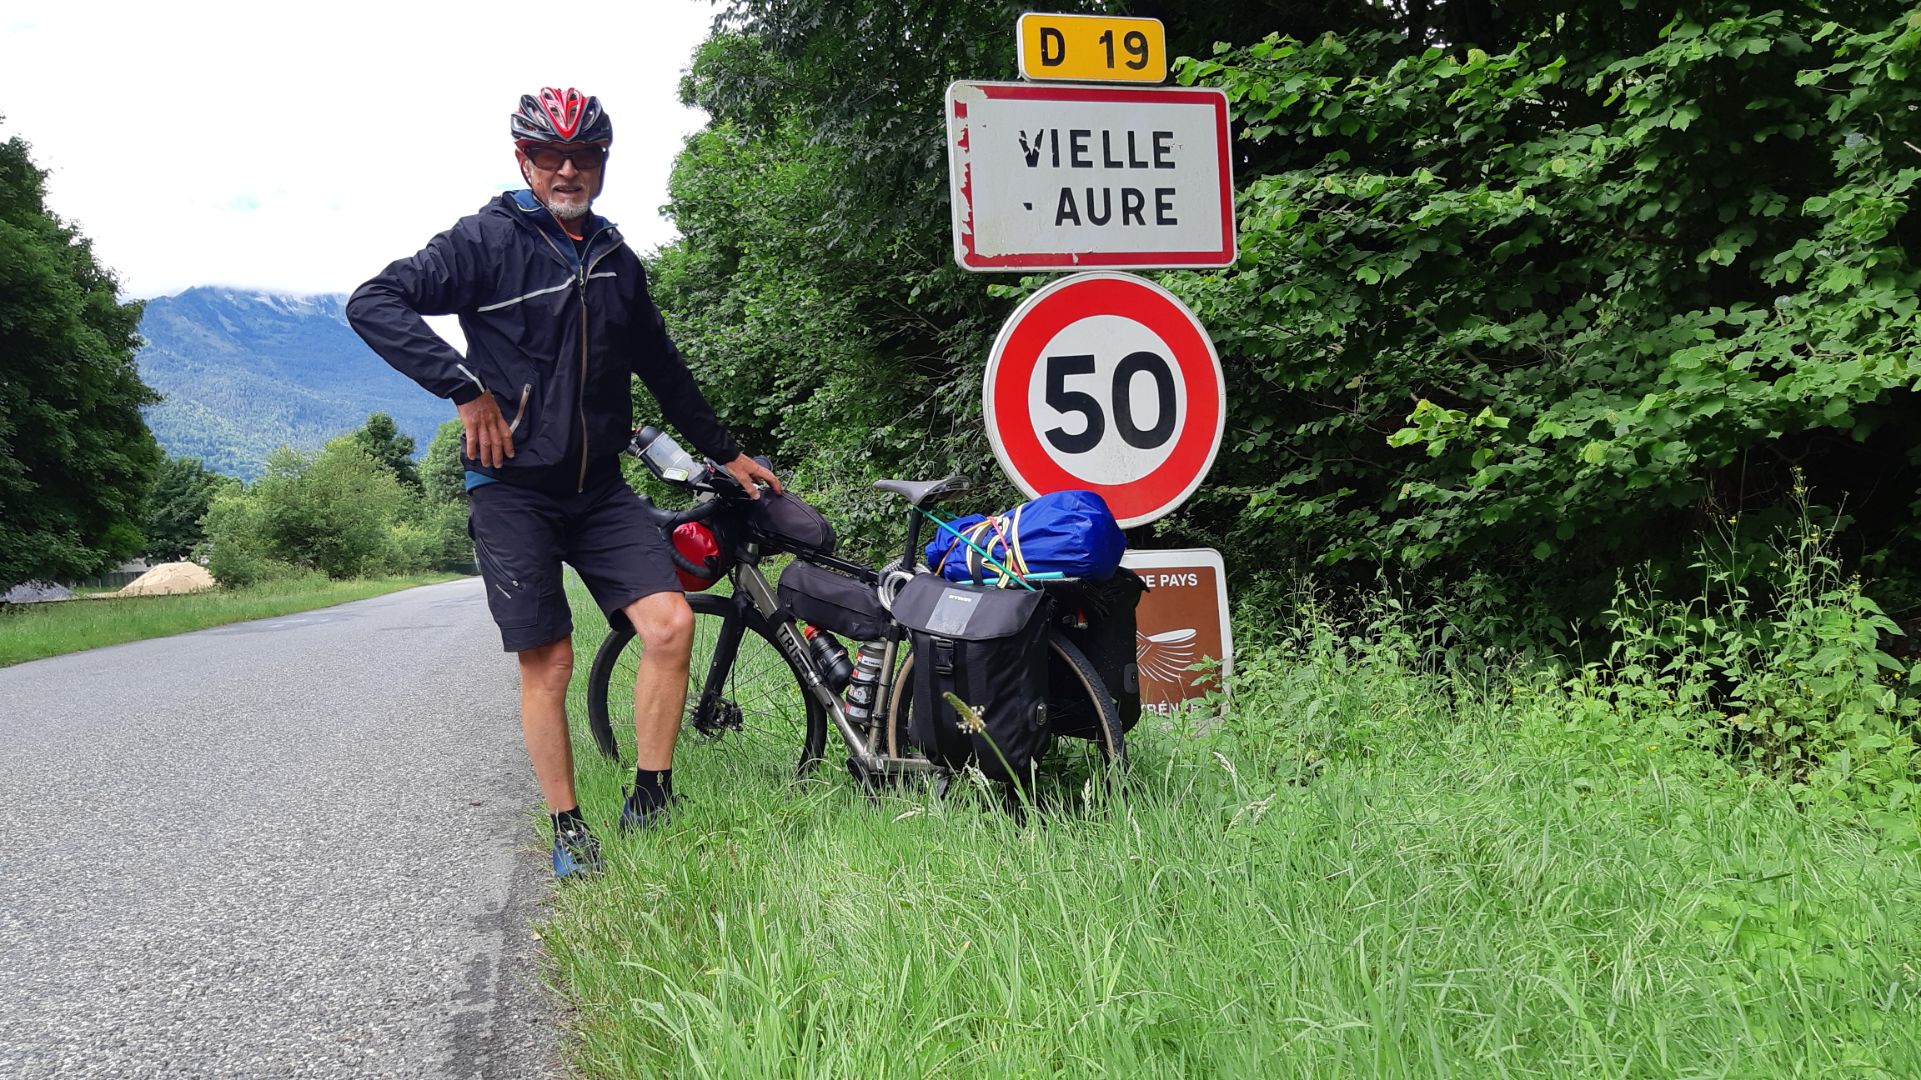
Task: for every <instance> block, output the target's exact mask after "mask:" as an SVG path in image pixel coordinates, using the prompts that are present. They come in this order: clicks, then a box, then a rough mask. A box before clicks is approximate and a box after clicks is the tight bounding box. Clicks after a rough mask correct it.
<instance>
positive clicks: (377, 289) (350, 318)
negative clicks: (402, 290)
mask: <svg viewBox="0 0 1921 1080" xmlns="http://www.w3.org/2000/svg"><path fill="white" fill-rule="evenodd" d="M395 298H396V297H395V294H394V291H393V289H392V288H391V287H390V286H388V285H387V284H386V283H384V282H382V281H381V280H380V279H379V278H375V279H374V280H372V281H369V282H367V283H366V284H364V285H362V286H361V287H360V288H358V289H355V290H354V291H353V295H352V296H349V297H347V307H346V309H345V314H346V316H347V325H349V326H351V327H353V328H354V329H355V330H363V328H364V327H368V326H371V325H373V324H375V323H377V322H379V321H380V316H379V310H380V308H381V307H382V306H383V305H385V304H387V303H389V302H391V301H393V300H394V299H395ZM363 332H364V331H363Z"/></svg>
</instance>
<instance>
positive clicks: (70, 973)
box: [0, 579, 566, 1078]
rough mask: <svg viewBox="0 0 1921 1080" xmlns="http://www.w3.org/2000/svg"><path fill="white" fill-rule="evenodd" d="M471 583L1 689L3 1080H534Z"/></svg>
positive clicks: (496, 730) (522, 838) (529, 791)
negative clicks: (70, 1079)
mask: <svg viewBox="0 0 1921 1080" xmlns="http://www.w3.org/2000/svg"><path fill="white" fill-rule="evenodd" d="M514 688H515V677H514V670H513V662H512V659H511V657H509V656H507V655H506V654H504V653H502V652H501V651H500V645H499V638H498V637H497V636H496V632H495V630H494V628H493V624H492V622H491V621H490V620H489V619H488V617H487V611H486V604H485V597H484V596H483V595H482V593H481V589H480V584H479V580H478V579H469V580H466V581H457V582H452V583H449V584H445V585H434V586H428V587H426V588H420V589H412V590H409V591H407V592H403V593H396V594H392V595H389V596H384V597H380V598H377V599H373V600H366V601H361V602H359V603H354V604H348V605H344V606H342V607H337V608H330V609H327V610H324V611H314V612H307V613H305V614H300V615H292V616H287V617H284V618H278V619H267V620H262V621H259V622H252V623H241V624H236V625H232V626H225V627H219V628H216V629H212V630H203V631H200V632H198V633H192V634H183V635H180V636H177V637H171V638H163V639H158V640H153V641H143V642H137V643H133V644H128V645H118V646H113V647H111V648H105V649H96V650H93V651H91V652H84V653H76V654H73V655H70V656H62V657H56V658H53V659H50V660H39V661H35V662H32V663H28V664H21V665H18V666H16V667H11V668H0V1077H7V1078H27V1077H53V1076H58V1077H63V1078H65V1077H172V1076H181V1077H187V1076H191V1077H386V1076H392V1077H460V1078H469V1077H514V1078H520V1077H538V1076H545V1075H554V1074H556V1073H558V1071H559V1067H558V1053H559V1050H558V1047H559V1037H558V1034H557V1032H558V1030H559V1029H560V1028H561V1027H563V1026H564V1024H565V1022H566V1017H565V1014H564V1012H563V1010H562V1008H561V1007H560V1006H559V1005H558V1004H557V1003H556V1002H555V1000H554V999H553V998H552V997H551V996H549V995H548V994H547V993H546V991H544V990H543V989H542V987H541V983H542V974H541V971H540V968H539V964H540V959H539V957H540V953H539V948H538V943H537V942H536V941H535V939H534V936H533V932H532V929H531V927H530V920H535V919H538V918H539V917H540V915H541V912H540V911H539V910H538V905H539V904H540V903H541V902H542V899H543V898H544V897H545V896H547V895H548V893H549V890H550V889H551V871H549V870H547V869H546V867H545V865H544V861H545V856H544V851H543V850H542V849H540V848H539V847H538V844H539V841H538V837H537V835H536V833H535V831H534V828H533V822H534V821H535V817H534V813H535V808H536V807H537V806H538V804H539V793H538V791H537V790H536V789H535V787H534V784H533V778H532V776H531V774H530V773H529V770H528V768H527V763H526V755H525V753H524V752H523V751H522V749H521V746H520V730H519V724H518V721H517V719H516V706H515V701H516V698H515V689H514Z"/></svg>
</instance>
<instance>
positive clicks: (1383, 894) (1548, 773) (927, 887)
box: [542, 597, 1921, 1078]
mask: <svg viewBox="0 0 1921 1080" xmlns="http://www.w3.org/2000/svg"><path fill="white" fill-rule="evenodd" d="M577 599H578V600H581V601H584V597H579V598H577ZM577 611H578V612H579V616H578V619H577V625H578V626H579V628H580V630H581V634H580V637H579V640H578V642H577V644H578V647H579V648H580V663H579V668H580V670H581V671H582V672H583V675H584V671H585V668H586V665H587V661H588V659H589V658H590V657H591V654H592V647H593V644H594V642H593V641H592V640H591V639H592V638H595V637H597V636H598V634H599V633H600V628H601V627H602V626H604V622H603V621H602V620H601V619H600V616H599V615H598V613H596V612H593V611H592V610H591V607H590V606H588V605H585V604H584V603H583V604H577ZM1237 636H1238V635H1237ZM1248 637H1249V638H1256V635H1253V634H1249V635H1248ZM1257 640H1258V639H1257ZM1236 692H1237V697H1236V699H1235V701H1234V702H1233V704H1232V705H1231V707H1230V708H1229V710H1228V712H1227V715H1226V721H1225V723H1223V724H1221V725H1219V726H1218V727H1216V728H1215V729H1214V730H1212V731H1211V732H1209V733H1207V734H1205V735H1197V734H1193V733H1188V732H1173V731H1166V730H1160V729H1157V728H1155V727H1154V726H1153V724H1154V721H1153V720H1152V719H1149V720H1147V721H1145V722H1144V723H1143V726H1142V727H1141V728H1140V729H1137V731H1136V732H1135V734H1134V736H1133V738H1132V739H1131V741H1130V749H1131V751H1132V753H1133V757H1134V780H1133V783H1132V786H1131V791H1130V794H1129V796H1128V798H1127V800H1126V802H1125V803H1124V804H1113V805H1101V804H1100V803H1099V801H1098V800H1096V802H1095V805H1093V806H1092V807H1091V808H1083V809H1081V810H1077V811H1071V812H1053V813H1040V814H1034V815H1030V816H1029V817H1027V818H1026V819H1025V820H1024V821H1023V820H1016V819H1015V818H1013V817H1011V816H1009V815H1007V814H1005V813H1003V812H1000V811H998V810H996V809H993V808H991V807H990V806H989V800H987V799H985V798H981V797H977V796H975V795H974V794H973V793H971V792H968V791H963V792H962V793H961V794H960V795H959V796H957V797H950V798H948V799H945V800H941V799H937V798H934V797H933V796H932V795H931V794H929V793H927V792H925V791H920V790H908V791H904V792H898V793H893V794H889V795H886V796H883V797H882V798H880V799H878V800H869V799H866V798H863V797H862V796H860V795H859V794H857V793H856V791H855V789H854V787H853V785H852V783H851V782H850V781H849V780H848V778H847V776H846V774H845V773H844V771H842V770H841V768H840V766H839V762H840V758H839V756H837V755H833V754H832V753H831V748H830V757H829V760H828V761H827V762H826V763H824V764H823V766H822V768H821V769H820V771H819V773H818V774H817V778H816V779H813V780H810V781H806V782H799V783H790V782H783V781H782V780H781V779H780V777H781V774H782V771H783V769H784V766H785V764H786V762H785V761H784V760H775V759H771V758H770V759H769V760H758V759H753V760H750V759H747V758H745V757H740V756H734V755H731V754H729V753H727V752H726V751H725V750H724V749H723V748H722V747H721V746H719V745H706V744H702V743H699V742H692V741H689V738H688V737H684V738H683V746H682V750H681V752H680V754H679V756H678V758H677V760H676V766H675V779H676V787H677V788H678V789H680V790H682V791H684V792H686V793H687V794H688V796H689V801H688V802H687V803H686V804H685V806H684V808H683V812H681V813H680V814H679V815H678V816H677V817H676V818H675V819H674V820H673V822H672V823H671V824H670V825H668V826H667V827H665V828H663V829H660V830H658V831H655V832H650V833H645V834H642V835H640V836H637V837H633V838H620V837H616V836H615V835H614V834H613V830H612V829H611V828H608V827H605V826H609V825H611V819H612V816H613V814H614V811H615V809H616V808H617V807H618V804H619V799H620V790H619V787H620V785H621V783H622V782H623V781H624V780H625V779H626V775H625V773H624V771H623V767H617V766H614V765H612V764H609V763H606V762H604V761H602V760H601V759H599V758H598V756H597V755H595V754H594V753H593V751H591V749H590V748H589V744H588V743H587V742H586V741H585V738H586V736H585V725H584V723H581V724H579V725H578V726H579V729H580V730H579V732H578V734H579V736H580V739H581V741H580V743H579V753H580V760H581V765H580V770H579V771H580V774H581V789H582V801H583V805H584V806H585V807H586V809H587V812H588V815H589V818H590V820H591V821H593V823H594V824H595V825H596V826H598V827H601V828H600V831H601V833H602V835H603V838H604V841H605V843H606V848H607V852H608V855H609V863H610V870H609V873H608V874H607V875H606V877H604V878H603V879H601V880H598V881H593V882H586V883H582V884H581V885H579V886H577V887H576V886H573V885H570V886H568V887H566V888H562V889H559V890H557V893H556V899H555V907H554V913H553V917H552V920H551V922H550V923H549V924H548V925H547V926H546V927H545V928H544V929H543V931H542V936H543V939H544V940H545V942H546V944H547V946H548V949H549V950H550V952H551V954H552V957H553V959H554V961H555V963H556V966H557V968H556V970H557V973H558V976H559V978H560V981H561V983H562V984H563V986H564V987H565V988H566V990H567V992H568V994H569V996H570V997H571V998H572V1000H573V1001H574V1003H575V1005H576V1006H577V1010H578V1011H577V1014H576V1015H577V1030H576V1032H575V1038H574V1040H573V1043H572V1049H571V1054H572V1060H573V1064H574V1066H575V1067H576V1068H577V1069H578V1070H579V1071H580V1072H581V1073H583V1074H584V1075H588V1076H607V1077H614V1076H712V1077H752V1076H818V1077H853V1076H858V1077H863V1078H866V1077H895V1076H898V1077H921V1076H976V1075H992V1076H1098V1075H1115V1076H1173V1075H1194V1076H1248V1077H1254V1076H1260V1077H1270V1076H1280V1077H1286V1076H1328V1077H1348V1076H1453V1075H1465V1076H1570V1077H1572V1076H1583V1077H1584V1076H1659V1077H1669V1076H1770V1077H1771V1076H1794V1075H1806V1076H1837V1075H1845V1076H1914V1075H1921V870H1918V869H1917V865H1916V861H1915V859H1914V856H1913V852H1912V850H1910V849H1907V848H1905V847H1904V845H1903V844H1901V843H1896V842H1892V841H1891V840H1890V839H1889V838H1888V837H1887V836H1886V835H1885V834H1883V833H1881V832H1876V831H1871V830H1869V829H1867V828H1864V827H1862V826H1861V825H1860V824H1859V823H1858V822H1856V821H1854V820H1852V819H1850V818H1848V817H1847V816H1845V815H1840V814H1830V813H1810V812H1808V811H1806V810H1805V809H1803V808H1801V807H1799V806H1797V805H1796V803H1795V802H1794V801H1793V798H1792V793H1791V790H1790V789H1789V788H1788V787H1787V786H1785V785H1781V784H1777V783H1775V782H1773V781H1770V780H1767V779H1765V778H1758V777H1753V776H1746V775H1743V774H1740V773H1738V772H1735V771H1733V770H1728V769H1716V768H1710V767H1703V766H1702V765H1701V764H1700V763H1699V762H1698V761H1697V760H1696V759H1695V757H1693V756H1690V755H1695V754H1697V753H1698V752H1697V751H1694V750H1691V749H1687V748H1676V747H1664V746H1660V745H1636V746H1634V747H1632V752H1629V750H1628V749H1627V748H1625V747H1624V746H1623V745H1622V744H1620V743H1618V742H1616V743H1612V744H1609V745H1606V746H1602V747H1593V748H1590V747H1587V746H1586V745H1585V744H1584V743H1583V742H1582V741H1581V740H1580V739H1579V738H1578V737H1577V736H1571V735H1570V727H1569V724H1568V719H1569V717H1570V716H1571V715H1573V711H1574V707H1575V704H1576V703H1575V702H1574V701H1573V700H1572V697H1571V695H1572V694H1574V693H1576V691H1574V690H1570V689H1569V688H1567V687H1565V686H1562V685H1559V684H1556V683H1553V682H1539V681H1532V680H1526V679H1522V678H1519V677H1515V678H1512V679H1505V678H1494V677H1487V678H1482V679H1478V680H1466V679H1461V678H1456V677H1452V676H1449V675H1447V674H1445V673H1442V672H1437V671H1434V670H1429V669H1428V668H1427V667H1426V666H1425V665H1424V664H1423V663H1422V662H1421V661H1420V658H1419V657H1418V656H1410V655H1409V654H1408V653H1407V652H1405V651H1404V650H1402V649H1400V648H1398V647H1394V646H1393V643H1391V642H1389V643H1387V644H1385V645H1383V644H1381V643H1379V642H1372V641H1369V640H1365V639H1363V638H1359V637H1354V636H1351V635H1345V634H1342V633H1337V632H1334V631H1332V630H1331V629H1329V628H1326V627H1321V628H1320V629H1319V630H1318V631H1314V632H1305V633H1300V634H1295V635H1291V636H1288V637H1284V638H1283V637H1279V636H1275V637H1274V638H1273V639H1272V640H1271V641H1270V642H1269V643H1266V644H1258V643H1256V644H1253V645H1252V646H1251V647H1249V648H1248V649H1246V651H1245V653H1244V658H1243V663H1242V675H1241V676H1240V678H1239V684H1238V686H1237V691H1236ZM575 715H576V716H582V715H584V708H578V709H576V710H575ZM626 767H631V762H629V763H627V766H626Z"/></svg>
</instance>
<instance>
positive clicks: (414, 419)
mask: <svg viewBox="0 0 1921 1080" xmlns="http://www.w3.org/2000/svg"><path fill="white" fill-rule="evenodd" d="M345 303H346V297H344V296H283V295H277V294H270V293H254V292H247V291H242V290H235V289H221V288H195V289H188V290H187V291H186V292H183V293H181V294H179V295H178V296H163V297H160V298H158V299H154V300H150V301H148V302H147V305H146V313H145V315H144V316H143V317H142V319H141V321H140V335H141V337H143V338H145V339H146V344H145V345H144V346H143V347H142V348H141V350H140V352H139V355H138V359H139V363H140V373H141V375H142V376H143V377H144V378H145V379H146V381H147V383H148V385H150V386H152V387H153V388H154V389H155V390H157V391H159V392H160V394H161V400H160V402H159V403H158V404H156V405H153V406H150V407H149V408H148V409H147V410H146V417H147V423H148V425H149V426H151V427H152V428H153V433H154V436H155V437H156V438H158V439H159V440H160V445H161V446H162V447H164V448H165V449H166V450H167V452H168V453H169V454H172V455H174V456H175V457H191V458H198V459H200V460H201V461H202V462H204V463H205V464H206V465H207V467H208V468H210V469H212V470H214V471H215V472H220V473H225V474H227V475H229V476H238V477H241V478H243V479H248V480H251V479H254V478H256V477H258V476H260V475H261V474H262V473H263V472H264V471H265V469H266V467H267V457H268V455H269V454H271V453H272V452H273V451H274V450H276V449H278V448H280V447H283V446H287V447H292V448H294V449H296V450H317V449H319V448H320V446H321V445H322V444H323V443H325V442H326V441H327V440H328V439H331V438H333V437H334V436H336V435H339V434H340V433H341V432H343V431H348V430H351V429H352V428H353V427H354V426H355V425H357V424H359V423H360V422H361V421H363V420H365V419H366V418H367V416H368V414H370V413H376V412H382V413H387V414H389V415H391V416H392V417H393V418H394V420H395V422H396V423H397V424H398V425H399V428H400V430H401V432H403V433H404V434H407V435H410V436H412V437H413V439H414V444H415V445H416V446H422V447H424V446H426V445H427V443H428V442H429V441H430V440H432V438H433V435H434V429H435V428H436V427H438V426H439V425H440V423H441V422H442V421H444V420H446V419H448V418H450V417H451V416H452V415H453V409H452V406H450V405H448V404H447V403H446V402H444V401H441V400H439V399H437V398H435V397H433V396H432V395H431V394H428V393H427V392H425V391H423V390H421V389H420V387H418V386H416V385H414V384H413V383H412V382H411V381H409V380H408V379H407V378H406V377H404V376H402V375H401V374H400V373H399V372H397V371H395V370H394V369H393V368H391V367H389V366H387V363H386V362H385V361H383V360H381V359H380V357H378V356H376V355H374V353H373V351H372V350H371V349H369V348H367V346H366V344H365V343H364V342H362V341H361V340H360V338H359V337H358V336H356V335H355V334H354V332H353V330H352V328H350V327H349V326H348V325H347V320H346V317H345V316H344V315H343V314H342V306H343V305H344V304H345Z"/></svg>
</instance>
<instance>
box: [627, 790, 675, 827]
mask: <svg viewBox="0 0 1921 1080" xmlns="http://www.w3.org/2000/svg"><path fill="white" fill-rule="evenodd" d="M679 801H680V796H678V795H669V796H667V801H666V802H665V803H662V804H660V805H655V806H642V805H641V804H640V793H639V792H637V791H636V792H632V793H630V794H629V795H628V796H627V801H626V802H624V803H622V804H621V805H620V831H621V832H623V833H629V832H633V831H634V830H635V829H652V828H655V827H657V826H660V825H665V824H667V821H668V819H669V818H671V817H672V816H673V813H674V804H675V803H677V802H679Z"/></svg>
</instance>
